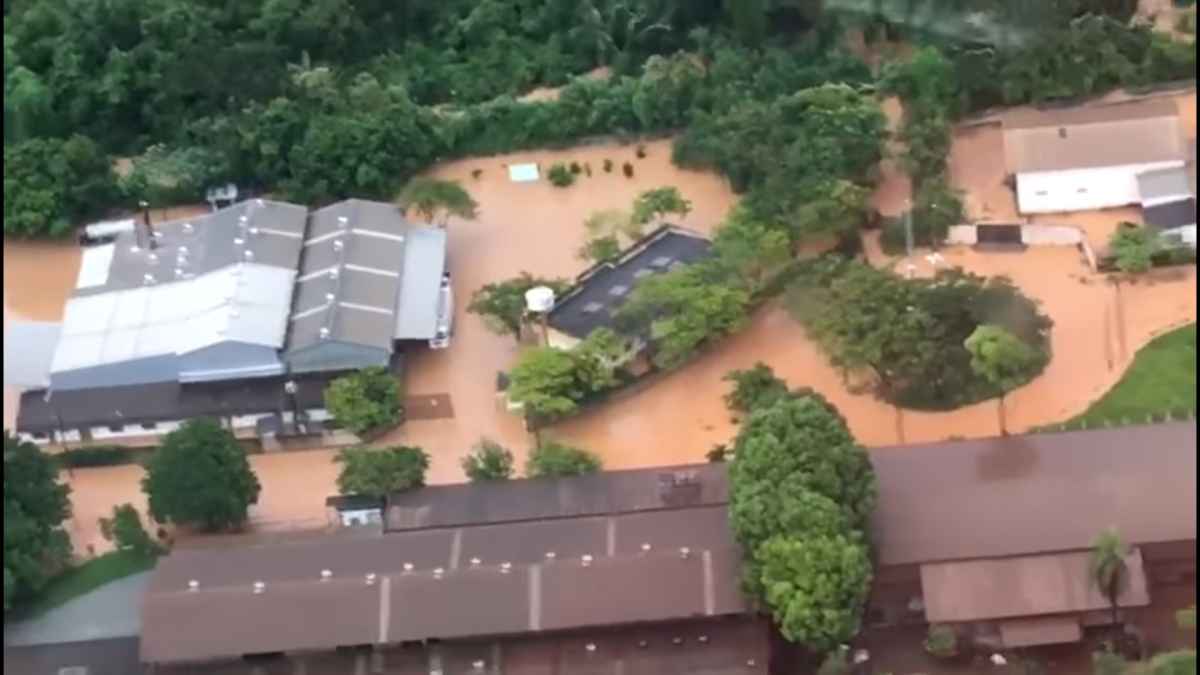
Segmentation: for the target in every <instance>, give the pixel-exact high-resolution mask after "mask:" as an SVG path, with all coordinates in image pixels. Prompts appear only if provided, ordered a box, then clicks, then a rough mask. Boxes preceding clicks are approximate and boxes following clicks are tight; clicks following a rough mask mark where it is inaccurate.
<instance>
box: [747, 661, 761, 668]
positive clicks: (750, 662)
mask: <svg viewBox="0 0 1200 675" xmlns="http://www.w3.org/2000/svg"><path fill="white" fill-rule="evenodd" d="M746 665H748V666H750V667H751V668H753V667H754V666H757V665H758V661H755V660H754V659H746Z"/></svg>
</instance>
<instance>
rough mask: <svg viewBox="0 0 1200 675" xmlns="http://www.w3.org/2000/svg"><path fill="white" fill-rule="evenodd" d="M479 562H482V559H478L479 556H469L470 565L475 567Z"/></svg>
mask: <svg viewBox="0 0 1200 675" xmlns="http://www.w3.org/2000/svg"><path fill="white" fill-rule="evenodd" d="M481 562H483V561H482V560H480V559H479V558H471V567H476V566H478V565H479V563H481Z"/></svg>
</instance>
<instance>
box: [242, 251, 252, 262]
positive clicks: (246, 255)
mask: <svg viewBox="0 0 1200 675" xmlns="http://www.w3.org/2000/svg"><path fill="white" fill-rule="evenodd" d="M244 255H245V257H246V260H247V261H251V260H254V251H250V250H247V251H246V253H245V254H244Z"/></svg>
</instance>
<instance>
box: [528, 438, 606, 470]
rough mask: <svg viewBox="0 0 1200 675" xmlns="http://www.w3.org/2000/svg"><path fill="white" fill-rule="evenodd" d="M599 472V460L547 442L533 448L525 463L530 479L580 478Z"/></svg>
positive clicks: (579, 451) (570, 448)
mask: <svg viewBox="0 0 1200 675" xmlns="http://www.w3.org/2000/svg"><path fill="white" fill-rule="evenodd" d="M599 470H600V458H599V457H597V456H596V455H593V454H592V453H590V452H588V451H586V450H580V449H579V448H573V447H571V446H569V445H563V444H561V443H557V442H554V441H548V442H546V443H543V444H542V445H539V446H538V447H536V448H534V449H533V451H532V452H530V453H529V458H528V460H527V461H526V462H525V475H527V476H529V477H530V478H551V477H559V476H580V475H583V474H586V473H595V472H597V471H599Z"/></svg>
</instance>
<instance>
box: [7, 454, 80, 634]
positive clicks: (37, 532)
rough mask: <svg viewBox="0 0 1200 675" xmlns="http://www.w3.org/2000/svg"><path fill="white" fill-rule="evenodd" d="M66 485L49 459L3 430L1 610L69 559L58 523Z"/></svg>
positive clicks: (65, 508)
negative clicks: (2, 606)
mask: <svg viewBox="0 0 1200 675" xmlns="http://www.w3.org/2000/svg"><path fill="white" fill-rule="evenodd" d="M69 494H70V488H69V487H68V486H66V485H64V484H62V483H59V482H58V468H57V466H56V464H55V462H54V460H53V459H52V458H51V457H50V456H49V455H47V454H45V453H43V452H42V450H41V449H40V448H38V447H37V446H36V445H34V444H33V443H28V442H25V441H21V440H18V439H17V438H16V437H15V436H13V435H12V434H10V433H9V432H7V431H5V432H4V609H5V611H8V610H9V609H11V608H12V606H13V603H14V602H19V601H21V600H24V599H28V598H29V597H31V596H33V595H34V594H36V593H37V592H38V591H40V590H41V589H42V588H43V587H45V585H46V582H47V581H49V580H50V578H51V577H53V576H54V575H55V574H57V573H58V572H60V571H62V570H63V569H64V568H66V566H67V565H68V564H69V563H70V561H71V542H70V540H69V539H68V537H67V533H66V532H65V531H64V530H63V527H62V523H63V521H64V520H66V519H67V518H68V517H69V516H70V515H71V503H70V501H69V500H68V498H67V496H68V495H69Z"/></svg>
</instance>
